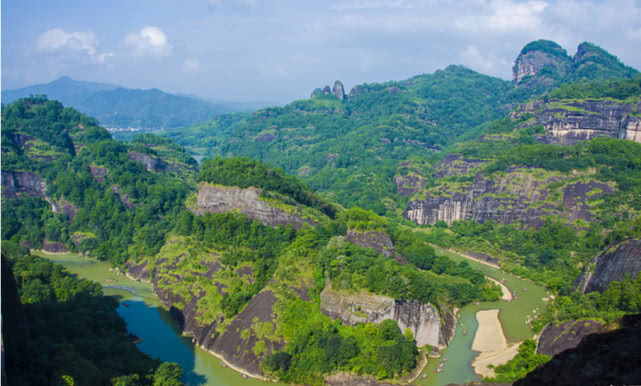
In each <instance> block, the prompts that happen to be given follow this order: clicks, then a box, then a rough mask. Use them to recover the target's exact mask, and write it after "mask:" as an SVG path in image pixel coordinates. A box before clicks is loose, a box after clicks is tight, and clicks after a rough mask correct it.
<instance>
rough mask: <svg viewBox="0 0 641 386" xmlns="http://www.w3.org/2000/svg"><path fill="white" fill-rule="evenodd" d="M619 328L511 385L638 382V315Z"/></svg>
mask: <svg viewBox="0 0 641 386" xmlns="http://www.w3.org/2000/svg"><path fill="white" fill-rule="evenodd" d="M622 325H623V326H622V328H621V329H618V330H614V331H610V332H604V333H597V334H590V335H588V336H586V337H585V338H583V340H581V343H580V344H579V345H578V346H577V347H575V348H572V349H568V350H565V351H563V352H562V353H560V354H558V355H556V356H554V357H553V358H552V360H551V361H550V362H548V363H546V364H544V365H542V366H539V367H537V368H536V369H535V370H534V371H532V372H531V373H529V374H528V375H526V376H525V378H523V379H520V380H518V381H516V382H515V383H514V385H516V386H522V385H610V384H616V385H630V384H638V383H639V380H640V379H641V355H639V347H641V315H628V316H625V317H624V318H623V322H622Z"/></svg>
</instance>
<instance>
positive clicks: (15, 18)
mask: <svg viewBox="0 0 641 386" xmlns="http://www.w3.org/2000/svg"><path fill="white" fill-rule="evenodd" d="M1 7H2V9H1V13H2V57H1V61H2V89H3V90H4V89H13V88H19V87H24V86H28V85H33V84H37V83H48V82H50V81H52V80H55V79H57V78H59V77H61V76H63V75H66V76H70V77H72V78H73V79H76V80H86V81H94V82H105V83H114V84H119V85H122V86H125V87H130V88H142V89H149V88H159V89H162V90H164V91H167V92H174V93H187V94H193V95H198V96H201V97H205V98H217V99H222V100H229V101H270V102H275V103H287V102H290V101H292V100H296V99H302V98H307V97H309V94H310V93H311V92H312V91H313V90H314V89H315V88H317V87H323V86H325V85H327V84H329V85H332V84H333V83H334V81H335V80H337V79H338V80H341V81H342V82H343V84H344V85H345V88H346V90H350V89H351V88H352V87H353V86H355V85H357V84H362V83H372V82H383V81H389V80H402V79H407V78H409V77H411V76H414V75H418V74H425V73H432V72H434V71H436V70H439V69H443V68H445V67H447V66H448V65H450V64H462V65H465V66H467V67H469V68H471V69H473V70H475V71H478V72H481V73H484V74H488V75H492V76H496V77H499V78H503V79H507V80H510V79H511V77H512V66H513V64H514V60H515V59H516V57H517V56H518V54H519V52H520V50H521V48H523V46H524V45H525V44H527V43H528V42H530V41H533V40H537V39H549V40H553V41H556V42H557V43H559V44H560V45H561V46H562V47H563V48H565V49H566V50H567V51H568V54H570V55H574V54H575V52H576V48H577V46H578V44H579V43H581V42H583V41H589V42H592V43H595V44H597V45H599V46H601V47H603V48H605V49H606V50H608V51H609V52H611V53H613V54H614V55H616V56H618V57H619V58H620V59H621V60H622V61H623V62H624V63H625V64H627V65H630V66H632V67H635V68H637V69H641V0H613V1H597V0H581V1H580V0H562V1H552V0H527V1H517V0H463V1H445V0H389V1H382V0H342V1H340V0H316V1H309V0H109V1H104V0H82V1H80V0H78V1H76V0H4V1H2V3H1Z"/></svg>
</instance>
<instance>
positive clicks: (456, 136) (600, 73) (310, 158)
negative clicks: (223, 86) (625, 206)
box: [167, 40, 638, 214]
mask: <svg viewBox="0 0 641 386" xmlns="http://www.w3.org/2000/svg"><path fill="white" fill-rule="evenodd" d="M635 74H638V71H636V70H634V69H631V68H629V67H626V66H624V65H623V64H621V63H620V62H619V61H618V59H616V58H615V57H613V56H612V55H610V54H608V53H607V52H605V51H604V50H602V49H600V48H598V47H596V46H594V45H591V44H589V43H583V44H581V45H580V46H579V52H578V53H577V54H576V55H575V57H574V59H573V58H572V57H570V56H568V55H567V53H566V52H565V50H563V49H562V48H561V47H560V46H558V45H557V44H556V43H554V42H550V41H545V40H539V41H535V42H532V43H530V44H528V45H526V46H525V47H524V48H523V50H522V51H521V53H520V55H519V57H518V58H517V59H516V62H515V66H514V82H507V81H504V80H501V79H498V78H493V77H490V76H487V75H483V74H479V73H477V72H474V71H472V70H470V69H467V68H465V67H462V66H449V67H447V68H446V69H444V70H439V71H436V72H435V73H434V74H425V75H418V76H415V77H413V78H410V79H407V80H404V81H392V82H387V83H380V84H363V85H357V86H355V87H354V88H353V89H352V90H351V91H350V92H349V93H345V91H344V89H343V85H342V83H341V82H340V81H337V82H336V83H335V84H334V87H333V88H331V87H330V86H329V85H328V86H325V87H324V88H322V89H321V88H317V89H315V90H314V91H313V92H312V96H311V98H310V99H306V100H299V101H295V102H293V103H290V104H288V105H286V106H284V107H274V108H267V109H263V110H259V111H257V112H255V113H254V114H253V115H251V116H249V115H246V116H244V117H242V116H231V115H224V116H221V117H219V118H217V119H215V120H212V121H210V122H207V123H202V124H198V125H195V126H193V127H191V128H185V129H181V130H180V131H173V132H169V133H167V135H168V136H169V137H171V138H172V139H174V140H175V141H177V142H178V143H180V144H182V145H183V146H185V147H187V148H189V149H190V150H191V151H192V152H193V153H194V154H197V155H198V156H199V157H208V156H209V157H211V156H216V155H221V156H225V157H228V156H236V155H242V156H249V157H252V158H256V159H260V160H264V161H266V162H269V163H273V164H277V165H279V166H281V167H283V168H284V169H285V170H286V171H287V172H288V173H292V174H297V175H298V176H300V177H301V178H302V179H303V180H305V181H306V182H307V183H309V184H310V185H311V186H312V187H313V188H314V189H315V190H316V191H319V192H322V193H323V194H326V195H327V196H328V197H331V198H332V199H334V200H336V201H338V202H340V203H341V204H343V205H347V206H352V205H358V206H361V207H365V208H368V209H372V210H375V211H376V212H377V213H380V214H383V213H393V212H399V211H402V210H403V208H404V205H405V203H404V202H403V200H402V199H401V198H399V196H398V195H397V194H396V190H397V186H396V184H395V182H394V179H395V178H396V177H395V175H396V171H397V168H399V167H400V165H401V164H402V163H403V162H406V161H408V160H413V159H421V160H422V161H421V162H424V161H428V162H431V163H433V162H438V160H439V159H442V157H443V152H442V149H443V148H445V147H447V146H449V145H452V144H454V143H456V142H460V141H463V140H468V139H472V138H474V137H475V136H478V135H479V134H480V131H479V130H481V125H482V124H483V123H487V122H489V121H492V120H494V119H497V118H500V117H503V116H505V114H506V113H508V112H509V111H510V110H512V109H513V108H515V107H517V106H520V105H521V104H523V103H524V102H526V101H528V100H530V99H531V98H533V97H537V96H540V95H542V94H544V93H546V92H549V91H550V90H552V89H555V88H558V87H559V86H561V85H563V84H573V83H575V81H576V79H593V78H596V79H606V78H610V77H612V76H620V77H624V78H626V77H627V78H626V79H630V78H629V77H631V76H635ZM631 82H632V81H631ZM619 86H621V87H623V85H617V86H616V89H617V90H621V89H622V88H620V87H619ZM625 87H628V86H625ZM604 103H605V104H602V107H603V108H605V107H606V105H607V103H606V102H604ZM554 106H556V105H554ZM594 108H596V109H599V108H601V107H594ZM608 108H613V109H615V110H616V108H615V107H613V106H609V107H608ZM635 108H636V107H634V106H633V105H630V106H629V108H628V107H624V106H622V107H621V109H619V110H617V111H619V112H620V114H619V116H617V117H618V118H616V117H615V118H614V119H612V120H611V122H610V123H608V124H611V125H616V124H617V122H619V121H621V120H623V121H626V120H627V121H630V124H629V125H631V126H630V127H633V126H634V122H636V121H635V119H636V118H633V117H632V116H633V115H634V114H635V113H634V110H635ZM569 109H570V108H569V107H568V109H566V110H565V111H569ZM628 110H629V111H628ZM549 111H550V114H552V115H553V116H554V114H555V113H557V112H558V111H556V110H554V111H553V110H549ZM586 114H590V112H586ZM604 114H607V112H606V111H605V110H604V111H603V114H601V115H603V116H604ZM557 115H558V114H557ZM546 116H547V115H546ZM628 117H629V119H628ZM605 119H606V120H608V119H610V118H605ZM566 121H567V120H566ZM587 121H588V120H587V119H583V122H587ZM627 121H626V122H627ZM600 122H601V121H594V122H593V123H592V126H591V127H593V128H594V127H597V126H599V124H600ZM564 124H566V123H564ZM567 124H573V121H568V122H567ZM626 124H627V123H626ZM608 127H609V126H608ZM590 130H592V129H590ZM630 130H631V131H630V136H631V137H630V138H632V137H633V136H634V130H636V129H633V128H631V129H630ZM577 132H580V130H577ZM614 135H615V136H616V135H617V134H614ZM421 162H419V163H421ZM354 192H359V194H354Z"/></svg>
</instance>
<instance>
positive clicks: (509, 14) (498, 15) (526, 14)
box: [455, 0, 549, 32]
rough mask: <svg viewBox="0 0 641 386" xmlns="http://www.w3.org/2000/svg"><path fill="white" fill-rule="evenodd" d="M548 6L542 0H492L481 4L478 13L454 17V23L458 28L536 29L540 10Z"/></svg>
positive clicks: (540, 14) (500, 30)
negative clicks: (520, 0)
mask: <svg viewBox="0 0 641 386" xmlns="http://www.w3.org/2000/svg"><path fill="white" fill-rule="evenodd" d="M548 6H549V4H548V3H546V2H544V1H537V0H529V1H526V2H516V1H514V0H493V1H491V2H484V3H482V4H481V8H482V10H481V11H480V12H479V13H478V14H467V15H463V16H460V17H458V18H457V19H456V21H455V25H456V27H457V28H458V29H460V30H467V31H475V32H478V30H489V31H496V32H509V31H518V30H536V29H538V28H539V27H540V26H541V24H542V12H543V11H544V10H545V9H546V8H547V7H548Z"/></svg>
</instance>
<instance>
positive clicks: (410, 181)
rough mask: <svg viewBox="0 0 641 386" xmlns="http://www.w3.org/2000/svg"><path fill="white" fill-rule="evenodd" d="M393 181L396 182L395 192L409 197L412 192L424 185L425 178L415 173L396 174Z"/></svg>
mask: <svg viewBox="0 0 641 386" xmlns="http://www.w3.org/2000/svg"><path fill="white" fill-rule="evenodd" d="M394 183H395V184H396V192H397V193H398V194H400V195H401V196H407V197H411V196H412V195H413V194H414V193H416V192H418V191H419V190H421V189H423V188H424V187H425V178H423V177H421V176H419V175H416V174H409V175H407V176H396V177H394Z"/></svg>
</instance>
